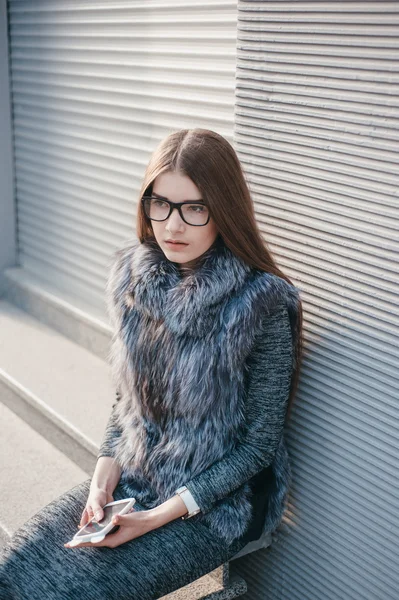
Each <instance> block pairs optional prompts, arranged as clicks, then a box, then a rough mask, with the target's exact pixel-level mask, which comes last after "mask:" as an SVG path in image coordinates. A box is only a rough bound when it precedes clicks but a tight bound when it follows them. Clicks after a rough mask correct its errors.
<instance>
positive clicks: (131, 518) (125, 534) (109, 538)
mask: <svg viewBox="0 0 399 600" xmlns="http://www.w3.org/2000/svg"><path fill="white" fill-rule="evenodd" d="M131 510H132V511H133V512H130V513H128V514H126V515H115V516H113V517H112V524H113V525H119V529H118V531H116V532H115V533H109V534H108V535H106V536H105V538H104V539H103V540H102V541H101V542H84V543H82V544H79V545H77V546H70V545H69V544H64V547H65V548H85V547H89V548H90V547H97V548H100V547H103V546H106V547H107V548H116V547H117V546H120V545H121V544H124V543H125V542H129V541H130V540H134V539H135V538H137V537H140V536H141V535H144V534H145V533H147V532H148V531H151V530H152V529H156V527H157V526H158V525H157V523H158V521H157V520H156V518H155V515H153V513H152V512H151V510H153V509H151V510H142V511H139V510H137V511H135V510H134V508H132V509H131Z"/></svg>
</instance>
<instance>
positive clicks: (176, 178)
mask: <svg viewBox="0 0 399 600" xmlns="http://www.w3.org/2000/svg"><path fill="white" fill-rule="evenodd" d="M152 193H153V194H154V195H159V196H163V197H164V198H167V199H168V200H170V201H171V202H183V201H185V200H193V201H195V200H200V199H201V193H200V191H199V189H198V188H197V186H196V185H195V184H194V183H193V181H192V180H191V179H190V178H189V177H187V175H184V174H183V173H180V172H172V171H168V172H166V173H161V175H158V177H156V178H155V180H154V182H153V186H152ZM151 225H152V229H153V232H154V236H155V239H156V241H157V243H158V244H159V246H160V247H161V249H162V251H163V252H164V254H165V256H166V258H168V259H169V260H170V261H172V262H176V263H180V264H181V265H182V266H184V267H191V266H194V265H195V262H196V259H198V258H199V257H200V256H201V255H202V254H204V252H206V251H207V250H208V248H209V247H210V246H212V244H213V242H214V241H215V239H216V237H217V234H218V232H217V229H216V225H215V222H214V221H213V219H212V217H210V219H209V222H208V223H207V224H206V225H202V226H200V227H199V226H196V225H188V224H187V223H185V222H184V221H183V219H182V218H181V217H180V214H179V211H178V210H177V209H174V210H173V211H172V213H171V215H170V216H169V219H167V220H166V221H151ZM167 239H173V240H178V241H181V242H184V243H185V244H186V245H176V246H172V245H171V244H167V243H166V240H167Z"/></svg>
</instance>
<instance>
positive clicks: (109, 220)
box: [9, 0, 237, 314]
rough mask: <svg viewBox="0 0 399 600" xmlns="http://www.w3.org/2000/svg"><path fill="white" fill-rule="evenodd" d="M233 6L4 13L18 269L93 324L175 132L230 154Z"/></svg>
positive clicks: (72, 4) (44, 7)
mask: <svg viewBox="0 0 399 600" xmlns="http://www.w3.org/2000/svg"><path fill="white" fill-rule="evenodd" d="M236 25H237V4H236V2H233V1H231V0H228V1H226V0H224V1H223V0H221V1H212V2H209V1H205V2H201V3H199V2H196V1H189V0H187V1H182V0H180V1H167V0H156V1H153V0H145V2H144V1H143V2H116V1H108V2H95V1H92V0H89V1H87V0H86V1H84V2H76V1H73V0H62V1H61V0H60V1H58V0H57V1H39V0H38V1H36V2H33V3H32V2H26V1H24V2H20V1H17V0H11V1H10V2H9V32H10V52H11V66H10V70H11V80H12V100H13V120H14V143H15V165H16V194H17V211H18V243H19V259H20V264H21V265H22V266H23V267H24V268H26V269H27V270H29V271H31V272H33V273H35V274H36V275H39V276H40V277H42V278H44V279H45V280H50V281H52V282H54V283H56V284H57V285H58V287H59V288H60V289H62V290H64V291H65V292H66V293H68V294H70V295H71V296H73V297H76V299H79V300H82V301H84V302H85V303H87V306H89V307H90V309H91V310H92V311H93V313H96V312H97V314H105V312H104V282H105V279H106V275H107V271H108V263H109V257H110V255H111V253H112V251H113V250H114V249H115V248H116V247H118V246H119V244H120V243H121V241H122V240H124V239H126V238H129V237H131V236H132V235H134V233H135V224H136V204H135V203H136V200H137V194H138V191H139V187H140V184H141V181H142V177H143V175H144V170H145V166H146V164H147V162H148V159H149V156H150V154H151V152H152V151H153V149H154V148H155V146H156V145H157V143H158V142H159V141H160V140H161V139H162V138H163V137H164V136H166V135H167V134H168V133H169V132H170V131H172V130H175V129H180V128H185V127H205V128H209V129H213V130H216V131H218V132H219V133H221V134H222V135H224V136H225V137H226V138H227V139H229V140H230V141H232V137H233V127H234V125H233V123H234V87H235V68H236V34H237V30H236Z"/></svg>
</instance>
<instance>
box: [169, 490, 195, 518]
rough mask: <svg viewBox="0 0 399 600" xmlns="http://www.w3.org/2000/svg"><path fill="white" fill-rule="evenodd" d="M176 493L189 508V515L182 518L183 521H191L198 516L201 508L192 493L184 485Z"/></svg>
mask: <svg viewBox="0 0 399 600" xmlns="http://www.w3.org/2000/svg"><path fill="white" fill-rule="evenodd" d="M175 493H176V494H179V496H180V498H181V499H182V500H183V502H184V504H185V505H186V506H187V510H188V513H187V514H186V515H184V516H183V517H182V519H189V518H190V517H193V516H194V515H196V514H198V513H199V512H200V511H201V509H200V507H199V506H198V504H197V503H196V501H195V500H194V498H193V496H192V494H191V492H190V491H189V490H188V489H187V488H186V486H185V485H182V486H181V487H179V488H178V489H177V490H176V492H175Z"/></svg>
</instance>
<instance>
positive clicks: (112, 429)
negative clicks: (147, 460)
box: [97, 391, 121, 459]
mask: <svg viewBox="0 0 399 600" xmlns="http://www.w3.org/2000/svg"><path fill="white" fill-rule="evenodd" d="M120 399H121V396H120V393H119V391H117V392H116V400H115V402H114V404H113V405H112V408H111V414H110V416H109V419H108V423H107V425H106V428H105V432H104V435H103V439H102V442H101V445H100V450H99V453H98V454H97V459H99V458H100V456H110V457H111V458H113V457H114V452H113V448H112V444H113V443H114V441H115V440H116V439H117V438H118V437H120V435H121V431H120V429H119V428H118V427H117V426H116V422H115V407H116V405H117V403H118V402H119V400H120Z"/></svg>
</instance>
